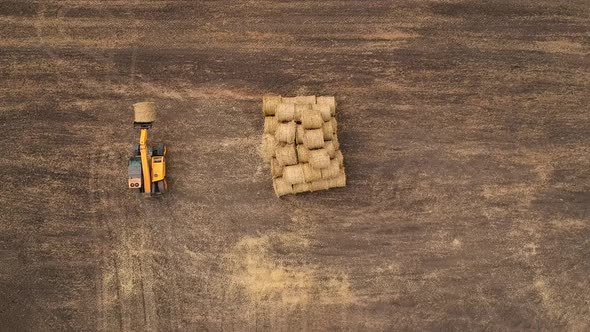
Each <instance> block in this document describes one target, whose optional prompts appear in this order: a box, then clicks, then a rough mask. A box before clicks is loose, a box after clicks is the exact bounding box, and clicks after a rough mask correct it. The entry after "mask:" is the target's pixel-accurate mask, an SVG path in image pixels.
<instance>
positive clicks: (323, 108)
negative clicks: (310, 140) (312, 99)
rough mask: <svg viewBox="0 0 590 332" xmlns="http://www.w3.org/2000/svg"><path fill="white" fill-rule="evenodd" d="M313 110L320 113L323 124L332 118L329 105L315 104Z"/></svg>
mask: <svg viewBox="0 0 590 332" xmlns="http://www.w3.org/2000/svg"><path fill="white" fill-rule="evenodd" d="M313 109H314V110H316V111H318V112H320V114H321V116H322V120H324V122H325V121H330V119H331V118H332V113H330V105H327V104H316V105H313Z"/></svg>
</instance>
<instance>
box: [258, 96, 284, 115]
mask: <svg viewBox="0 0 590 332" xmlns="http://www.w3.org/2000/svg"><path fill="white" fill-rule="evenodd" d="M280 103H281V96H263V97H262V113H263V114H264V115H265V116H266V115H275V113H276V109H277V105H278V104H280Z"/></svg>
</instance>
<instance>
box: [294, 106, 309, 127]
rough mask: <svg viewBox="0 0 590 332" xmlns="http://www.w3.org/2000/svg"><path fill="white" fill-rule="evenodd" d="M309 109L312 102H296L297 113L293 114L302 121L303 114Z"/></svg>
mask: <svg viewBox="0 0 590 332" xmlns="http://www.w3.org/2000/svg"><path fill="white" fill-rule="evenodd" d="M308 109H311V105H310V104H295V113H294V114H293V118H294V119H295V121H296V122H299V123H301V114H303V111H304V110H308Z"/></svg>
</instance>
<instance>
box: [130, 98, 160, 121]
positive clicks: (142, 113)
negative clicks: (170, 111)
mask: <svg viewBox="0 0 590 332" xmlns="http://www.w3.org/2000/svg"><path fill="white" fill-rule="evenodd" d="M133 111H134V113H135V118H134V121H135V122H141V123H147V122H154V121H156V104H154V103H152V102H142V103H136V104H133Z"/></svg>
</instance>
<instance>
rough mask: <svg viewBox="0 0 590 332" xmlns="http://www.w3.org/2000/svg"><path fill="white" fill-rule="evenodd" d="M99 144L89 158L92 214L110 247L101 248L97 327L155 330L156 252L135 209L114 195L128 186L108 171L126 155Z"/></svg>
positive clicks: (112, 329)
mask: <svg viewBox="0 0 590 332" xmlns="http://www.w3.org/2000/svg"><path fill="white" fill-rule="evenodd" d="M95 146H96V149H95V150H93V152H92V153H91V157H90V164H91V165H93V167H92V169H91V173H92V176H91V183H90V187H91V188H90V189H91V193H92V196H93V197H92V201H93V202H94V210H93V213H94V215H95V216H96V222H97V229H98V232H99V233H104V234H106V237H107V239H106V240H107V241H106V243H100V244H99V248H100V250H101V252H102V256H103V262H102V269H101V270H102V273H101V275H100V276H99V277H98V279H99V280H98V281H97V283H98V285H99V287H98V292H99V294H98V296H97V298H98V302H99V303H98V311H99V317H100V318H99V319H98V322H97V323H98V324H97V325H98V326H97V328H98V330H101V331H116V330H119V331H133V330H142V331H154V330H155V324H154V322H155V321H156V320H157V317H156V308H155V300H154V292H153V284H154V277H153V272H152V267H151V266H150V264H149V262H148V259H149V257H148V256H150V255H157V254H158V253H157V252H153V251H150V250H147V249H146V248H145V244H146V241H147V240H148V239H147V235H146V232H145V220H144V219H143V218H135V217H134V216H133V214H134V213H133V212H131V211H133V210H131V208H132V206H131V205H129V206H127V204H124V201H121V200H120V197H121V195H119V194H118V193H117V194H114V193H115V192H120V191H121V189H126V188H124V187H121V188H119V187H118V186H124V179H125V176H124V174H113V172H110V171H111V165H116V164H119V163H121V162H122V161H123V160H125V159H126V158H127V157H128V156H127V154H126V153H123V152H121V150H120V149H118V150H114V149H112V150H107V149H106V148H101V147H100V146H98V145H95ZM119 173H122V172H119ZM107 185H110V186H107ZM123 196H124V195H123ZM130 210H131V211H130ZM138 219H139V220H138ZM134 220H135V221H134ZM137 325H139V326H137Z"/></svg>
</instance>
